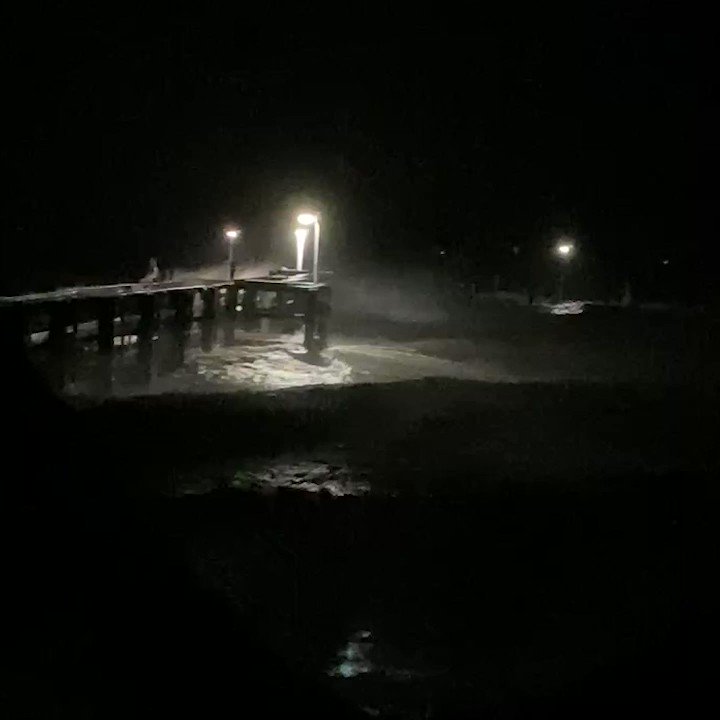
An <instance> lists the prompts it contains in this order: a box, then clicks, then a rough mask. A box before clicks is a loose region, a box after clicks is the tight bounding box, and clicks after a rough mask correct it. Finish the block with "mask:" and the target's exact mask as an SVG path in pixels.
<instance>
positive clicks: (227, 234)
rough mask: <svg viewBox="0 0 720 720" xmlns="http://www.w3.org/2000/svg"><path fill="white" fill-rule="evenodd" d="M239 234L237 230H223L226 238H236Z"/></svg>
mask: <svg viewBox="0 0 720 720" xmlns="http://www.w3.org/2000/svg"><path fill="white" fill-rule="evenodd" d="M239 236H240V231H239V230H226V231H225V237H226V238H227V239H228V240H237V239H238V237H239Z"/></svg>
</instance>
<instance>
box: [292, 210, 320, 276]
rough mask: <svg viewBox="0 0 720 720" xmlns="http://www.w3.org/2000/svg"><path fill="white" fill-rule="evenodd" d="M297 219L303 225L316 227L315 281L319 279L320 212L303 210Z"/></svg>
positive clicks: (314, 250)
mask: <svg viewBox="0 0 720 720" xmlns="http://www.w3.org/2000/svg"><path fill="white" fill-rule="evenodd" d="M297 221H298V222H299V223H300V224H301V225H306V226H307V225H312V226H313V228H314V231H315V232H314V233H313V236H314V241H315V242H314V247H313V282H314V283H317V281H318V259H319V255H320V213H311V212H303V213H300V214H299V215H298V217H297Z"/></svg>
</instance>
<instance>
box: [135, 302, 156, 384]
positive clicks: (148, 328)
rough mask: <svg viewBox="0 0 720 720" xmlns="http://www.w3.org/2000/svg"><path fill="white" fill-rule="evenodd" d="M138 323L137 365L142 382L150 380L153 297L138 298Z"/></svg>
mask: <svg viewBox="0 0 720 720" xmlns="http://www.w3.org/2000/svg"><path fill="white" fill-rule="evenodd" d="M139 307H140V322H139V323H138V328H137V335H138V343H137V344H138V363H139V365H140V367H141V369H142V374H143V380H144V381H145V382H146V383H149V382H150V381H151V380H152V355H153V335H154V334H155V295H153V294H150V293H148V294H146V295H141V296H140V298H139Z"/></svg>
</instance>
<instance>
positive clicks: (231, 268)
mask: <svg viewBox="0 0 720 720" xmlns="http://www.w3.org/2000/svg"><path fill="white" fill-rule="evenodd" d="M224 234H225V239H226V240H227V241H228V273H229V274H230V280H234V279H235V241H236V240H237V239H238V238H239V237H240V236H241V235H242V230H239V229H238V228H226V229H225V232H224Z"/></svg>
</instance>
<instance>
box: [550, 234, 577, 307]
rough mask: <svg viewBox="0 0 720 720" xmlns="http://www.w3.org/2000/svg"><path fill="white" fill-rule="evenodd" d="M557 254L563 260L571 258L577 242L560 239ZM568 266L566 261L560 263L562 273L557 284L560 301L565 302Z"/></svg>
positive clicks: (556, 247)
mask: <svg viewBox="0 0 720 720" xmlns="http://www.w3.org/2000/svg"><path fill="white" fill-rule="evenodd" d="M555 254H556V255H557V256H558V257H559V258H560V260H562V261H567V260H570V258H571V257H572V256H573V255H574V254H575V243H573V242H572V241H571V240H566V239H560V240H558V242H557V244H556V245H555ZM566 266H567V263H566V262H561V263H560V274H559V275H558V286H557V297H558V302H563V300H564V299H565V272H566Z"/></svg>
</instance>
